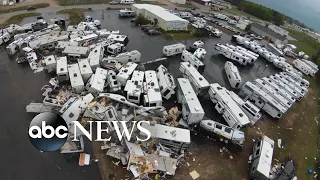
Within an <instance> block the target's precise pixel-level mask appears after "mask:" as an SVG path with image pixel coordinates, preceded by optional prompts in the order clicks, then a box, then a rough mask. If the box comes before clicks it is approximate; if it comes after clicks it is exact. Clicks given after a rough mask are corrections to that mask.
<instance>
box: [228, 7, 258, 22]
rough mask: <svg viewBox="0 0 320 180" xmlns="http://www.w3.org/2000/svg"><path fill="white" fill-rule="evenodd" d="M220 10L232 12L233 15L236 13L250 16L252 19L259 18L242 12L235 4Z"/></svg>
mask: <svg viewBox="0 0 320 180" xmlns="http://www.w3.org/2000/svg"><path fill="white" fill-rule="evenodd" d="M222 12H226V13H230V14H234V15H238V16H246V17H248V18H252V19H259V18H257V17H255V16H252V15H251V14H248V13H246V12H243V11H241V10H239V9H237V7H236V6H233V7H232V9H224V10H223V11H222Z"/></svg>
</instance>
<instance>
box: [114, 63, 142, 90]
mask: <svg viewBox="0 0 320 180" xmlns="http://www.w3.org/2000/svg"><path fill="white" fill-rule="evenodd" d="M137 66H138V64H136V63H133V62H128V63H127V64H126V65H124V66H123V67H122V68H121V69H120V70H119V73H118V74H117V80H118V82H119V83H120V84H121V85H122V86H125V85H126V82H127V80H128V79H129V78H130V76H131V74H132V73H133V71H134V70H135V69H136V68H137Z"/></svg>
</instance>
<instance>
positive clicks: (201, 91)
mask: <svg viewBox="0 0 320 180" xmlns="http://www.w3.org/2000/svg"><path fill="white" fill-rule="evenodd" d="M179 70H180V72H181V73H182V76H183V77H184V78H187V79H188V80H189V81H190V83H191V85H192V87H193V90H194V92H195V93H196V94H197V95H198V96H203V95H205V94H207V93H208V90H209V86H210V84H209V82H208V81H207V80H206V79H205V78H204V77H203V76H202V75H201V74H200V73H199V72H198V71H197V70H196V69H195V68H194V67H193V66H192V65H191V64H190V63H189V62H181V63H180V67H179Z"/></svg>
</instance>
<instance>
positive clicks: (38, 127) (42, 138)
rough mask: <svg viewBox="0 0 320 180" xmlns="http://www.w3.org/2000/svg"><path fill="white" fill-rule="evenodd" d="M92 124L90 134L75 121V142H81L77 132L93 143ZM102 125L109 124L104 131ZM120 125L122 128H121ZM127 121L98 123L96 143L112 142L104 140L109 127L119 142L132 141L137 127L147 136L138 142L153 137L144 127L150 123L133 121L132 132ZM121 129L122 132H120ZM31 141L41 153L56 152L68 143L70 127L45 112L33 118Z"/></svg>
mask: <svg viewBox="0 0 320 180" xmlns="http://www.w3.org/2000/svg"><path fill="white" fill-rule="evenodd" d="M88 122H89V123H90V124H89V125H90V131H89V132H88V131H87V130H86V129H85V128H84V127H83V126H82V125H81V124H80V123H79V122H78V121H73V122H72V123H73V128H74V129H73V130H74V131H73V133H74V134H73V135H74V139H72V140H73V141H79V140H78V139H77V135H78V134H77V132H79V133H80V132H81V133H82V134H83V135H85V136H86V137H87V138H88V139H89V140H90V141H92V123H93V121H88ZM102 123H105V124H107V125H108V126H107V128H105V129H102ZM119 123H120V124H121V126H122V128H121V127H119ZM126 123H127V122H126V121H96V124H97V139H96V140H95V141H110V140H111V137H109V138H107V139H102V137H101V134H102V132H107V133H108V131H109V127H110V126H112V127H113V129H114V130H115V132H116V135H117V136H118V139H119V141H121V140H122V139H123V137H124V136H126V138H127V139H128V141H130V139H131V136H132V133H133V129H134V127H136V128H137V129H138V130H139V131H141V132H143V133H144V134H145V135H146V138H145V139H140V137H138V136H136V139H137V141H142V142H143V141H147V140H149V139H150V137H151V133H150V132H149V130H148V129H146V128H144V127H142V123H147V124H149V125H150V122H149V121H139V122H136V121H132V123H133V127H132V128H131V130H129V129H128V127H127V125H126ZM120 129H121V130H120ZM28 132H29V139H30V142H31V144H32V145H33V146H34V147H35V148H37V149H39V150H40V151H46V152H51V151H56V150H58V149H60V148H61V147H62V146H63V145H64V144H65V143H66V141H67V139H68V136H69V131H68V126H67V123H66V121H65V120H64V119H63V118H62V117H61V116H60V115H57V114H54V113H51V112H45V113H41V114H39V115H37V116H36V117H34V118H33V120H32V121H31V123H30V125H29V131H28Z"/></svg>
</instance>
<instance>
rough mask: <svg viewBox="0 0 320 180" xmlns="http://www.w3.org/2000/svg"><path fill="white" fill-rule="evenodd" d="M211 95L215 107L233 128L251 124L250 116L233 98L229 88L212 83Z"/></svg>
mask: <svg viewBox="0 0 320 180" xmlns="http://www.w3.org/2000/svg"><path fill="white" fill-rule="evenodd" d="M209 96H210V99H211V101H212V102H213V103H214V104H216V105H215V109H216V110H217V111H218V113H219V114H222V117H223V118H224V119H225V120H226V122H227V123H228V125H229V126H230V127H231V128H235V129H240V128H243V127H245V126H247V125H249V124H250V121H249V118H248V117H247V115H246V114H244V112H243V111H242V110H241V109H240V107H239V106H238V105H237V103H236V102H235V101H234V100H233V99H232V98H231V96H230V94H229V93H228V90H226V89H225V88H224V87H221V86H220V85H219V84H218V83H213V84H210V89H209Z"/></svg>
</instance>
